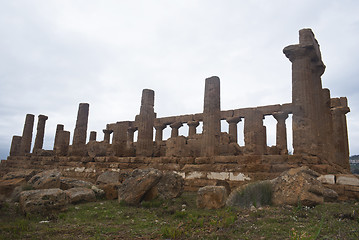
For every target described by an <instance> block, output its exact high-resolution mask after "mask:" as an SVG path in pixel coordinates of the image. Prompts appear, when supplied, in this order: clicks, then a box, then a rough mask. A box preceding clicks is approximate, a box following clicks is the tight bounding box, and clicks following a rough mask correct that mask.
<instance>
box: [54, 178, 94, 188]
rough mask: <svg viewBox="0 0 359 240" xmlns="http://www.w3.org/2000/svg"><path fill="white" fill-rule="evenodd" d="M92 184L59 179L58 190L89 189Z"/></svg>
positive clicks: (78, 180) (71, 179)
mask: <svg viewBox="0 0 359 240" xmlns="http://www.w3.org/2000/svg"><path fill="white" fill-rule="evenodd" d="M92 186H93V184H92V183H90V182H88V181H84V180H80V179H76V178H60V189H61V190H67V189H70V188H79V187H81V188H91V187H92Z"/></svg>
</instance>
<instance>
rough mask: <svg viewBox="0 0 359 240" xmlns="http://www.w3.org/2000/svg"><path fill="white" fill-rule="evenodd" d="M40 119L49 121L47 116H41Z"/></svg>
mask: <svg viewBox="0 0 359 240" xmlns="http://www.w3.org/2000/svg"><path fill="white" fill-rule="evenodd" d="M38 118H39V120H44V121H46V120H47V119H49V117H48V116H45V115H42V114H40V115H39V116H38Z"/></svg>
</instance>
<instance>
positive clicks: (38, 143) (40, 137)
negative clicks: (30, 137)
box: [32, 115, 48, 152]
mask: <svg viewBox="0 0 359 240" xmlns="http://www.w3.org/2000/svg"><path fill="white" fill-rule="evenodd" d="M47 119H48V117H47V116H45V115H39V116H38V121H37V132H36V137H35V144H34V148H33V150H32V151H33V152H34V151H35V150H36V149H42V146H43V144H44V135H45V124H46V120H47Z"/></svg>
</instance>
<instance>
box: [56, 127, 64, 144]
mask: <svg viewBox="0 0 359 240" xmlns="http://www.w3.org/2000/svg"><path fill="white" fill-rule="evenodd" d="M63 130H64V125H63V124H57V125H56V132H55V141H54V150H55V148H56V146H57V144H58V141H59V132H60V131H63Z"/></svg>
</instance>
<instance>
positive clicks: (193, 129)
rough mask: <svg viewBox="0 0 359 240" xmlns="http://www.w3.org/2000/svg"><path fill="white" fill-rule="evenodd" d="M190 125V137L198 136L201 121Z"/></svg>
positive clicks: (190, 122) (191, 122)
mask: <svg viewBox="0 0 359 240" xmlns="http://www.w3.org/2000/svg"><path fill="white" fill-rule="evenodd" d="M187 125H188V137H193V136H194V135H196V134H197V127H198V125H199V121H189V122H187Z"/></svg>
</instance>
